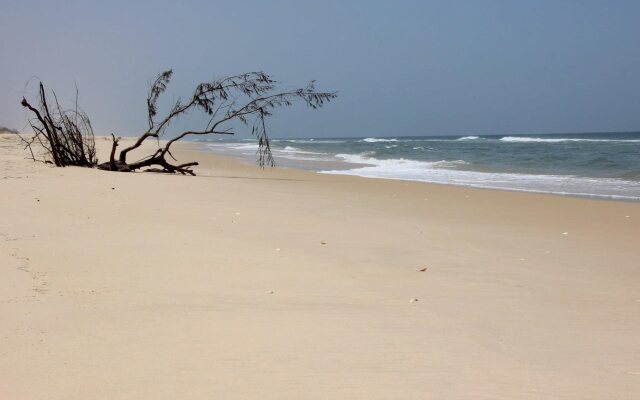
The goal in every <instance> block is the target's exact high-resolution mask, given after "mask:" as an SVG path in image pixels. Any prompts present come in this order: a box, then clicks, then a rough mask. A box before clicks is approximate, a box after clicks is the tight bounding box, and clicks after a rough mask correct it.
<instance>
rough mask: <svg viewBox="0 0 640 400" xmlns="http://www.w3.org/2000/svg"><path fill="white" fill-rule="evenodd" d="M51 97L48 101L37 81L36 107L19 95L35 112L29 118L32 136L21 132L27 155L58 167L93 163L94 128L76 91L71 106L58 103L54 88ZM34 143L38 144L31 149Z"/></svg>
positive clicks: (94, 156) (87, 165) (94, 152)
mask: <svg viewBox="0 0 640 400" xmlns="http://www.w3.org/2000/svg"><path fill="white" fill-rule="evenodd" d="M53 97H54V100H55V101H54V104H52V105H49V103H48V102H47V96H46V93H45V90H44V86H43V85H42V83H40V86H39V91H38V100H39V104H38V105H37V107H34V106H32V105H31V104H29V102H28V101H27V100H26V99H25V98H23V99H22V102H21V104H22V106H23V107H25V108H27V109H29V110H30V111H31V112H32V113H33V114H34V115H35V118H31V119H29V124H30V125H31V128H32V129H33V132H34V136H33V137H31V138H29V139H27V138H25V137H22V136H21V139H22V141H23V142H24V144H25V149H29V152H30V154H31V156H30V158H31V159H32V160H34V161H41V162H44V163H51V164H55V165H56V166H57V167H66V166H71V165H74V166H80V167H95V166H96V164H97V163H98V160H97V158H96V147H95V140H94V135H93V128H92V127H91V121H90V120H89V117H88V116H87V114H85V113H84V112H83V111H81V110H80V109H79V108H78V93H77V91H76V102H75V108H74V109H73V110H65V109H63V108H62V107H60V104H59V103H58V98H57V97H56V94H55V92H53ZM34 145H37V146H38V147H37V148H36V149H34ZM34 150H35V151H34Z"/></svg>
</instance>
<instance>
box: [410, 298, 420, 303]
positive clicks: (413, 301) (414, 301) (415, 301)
mask: <svg viewBox="0 0 640 400" xmlns="http://www.w3.org/2000/svg"><path fill="white" fill-rule="evenodd" d="M417 302H418V299H416V298H415V297H414V298H413V299H411V300H409V303H417Z"/></svg>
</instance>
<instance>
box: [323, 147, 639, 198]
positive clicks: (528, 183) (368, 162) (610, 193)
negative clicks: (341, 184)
mask: <svg viewBox="0 0 640 400" xmlns="http://www.w3.org/2000/svg"><path fill="white" fill-rule="evenodd" d="M337 157H338V158H340V159H342V160H344V161H346V162H348V163H354V164H360V165H363V166H360V167H356V168H353V169H348V170H329V171H320V173H325V174H343V175H357V176H363V177H368V178H385V179H399V180H411V181H419V182H430V183H441V184H450V185H459V186H469V187H480V188H489V189H505V190H515V191H525V192H537V193H555V194H564V195H576V196H589V197H601V198H612V199H624V200H640V182H634V181H623V180H619V179H606V178H582V177H576V176H568V175H531V174H515V173H489V172H478V171H468V170H461V169H458V167H460V166H463V165H466V164H467V163H466V162H465V161H463V160H455V161H436V162H426V161H415V160H405V159H392V160H379V159H376V158H372V157H367V156H363V155H355V154H339V155H337Z"/></svg>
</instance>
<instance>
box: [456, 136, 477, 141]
mask: <svg viewBox="0 0 640 400" xmlns="http://www.w3.org/2000/svg"><path fill="white" fill-rule="evenodd" d="M477 139H480V137H479V136H464V137H461V138H458V139H456V140H477Z"/></svg>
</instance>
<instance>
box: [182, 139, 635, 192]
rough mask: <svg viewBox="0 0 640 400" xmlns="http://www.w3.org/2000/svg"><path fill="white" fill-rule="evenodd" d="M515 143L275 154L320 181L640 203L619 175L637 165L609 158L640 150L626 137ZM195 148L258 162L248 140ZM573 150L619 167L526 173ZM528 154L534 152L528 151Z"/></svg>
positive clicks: (320, 148)
mask: <svg viewBox="0 0 640 400" xmlns="http://www.w3.org/2000/svg"><path fill="white" fill-rule="evenodd" d="M582 136H589V135H586V134H583V135H582ZM638 137H640V135H638ZM516 138H517V137H499V136H497V137H496V136H483V137H479V136H470V137H463V138H457V139H456V138H455V137H454V138H453V139H443V138H442V137H424V138H411V137H398V138H364V139H353V138H345V139H342V140H337V139H326V140H325V139H274V140H273V142H274V143H272V152H273V154H274V157H275V158H276V159H277V161H278V162H279V164H280V165H281V166H284V167H292V168H298V169H303V170H310V171H315V172H317V173H327V174H340V175H353V176H360V177H367V178H376V179H394V180H403V181H413V182H422V183H435V184H445V185H455V186H462V187H477V188H484V189H495V190H508V191H519V192H528V193H548V194H554V195H561V196H574V197H583V198H599V199H612V200H616V201H635V202H637V201H640V181H637V180H634V179H631V178H629V179H626V178H623V177H622V175H619V174H622V173H623V172H624V176H627V175H628V174H631V173H633V172H634V171H636V170H637V165H636V164H637V163H636V162H635V161H633V159H632V158H630V156H628V155H627V156H625V157H624V158H623V159H622V160H620V161H619V163H620V164H617V162H614V161H610V160H609V158H607V157H610V156H611V154H610V153H611V151H612V147H611V146H612V145H611V143H615V145H614V146H619V145H621V144H618V142H620V143H625V146H628V145H631V146H635V147H629V148H628V149H629V151H631V152H633V151H636V150H637V145H635V143H636V142H640V139H637V140H636V139H633V140H631V139H629V138H627V137H625V136H624V135H623V136H622V137H621V138H620V139H616V138H613V139H590V138H578V139H567V138H565V139H559V138H550V139H549V138H547V139H537V138H529V137H522V138H519V139H522V140H508V141H505V139H516ZM418 142H419V143H418ZM539 142H540V143H539ZM592 142H598V143H597V147H593V146H594V144H592ZM192 143H197V144H198V145H199V146H201V147H202V149H203V151H206V152H210V153H212V154H219V155H230V156H232V157H237V158H239V159H242V160H249V161H252V160H253V159H254V152H255V151H256V150H255V149H256V148H257V145H256V144H255V143H253V142H251V140H250V139H242V140H238V141H233V140H232V141H226V140H212V141H194V142H192ZM567 143H568V144H567ZM574 143H578V144H579V146H582V147H584V149H582V147H581V148H580V149H582V150H584V151H585V152H586V157H592V158H593V157H598V158H597V159H596V160H595V161H593V159H592V161H593V162H596V161H597V162H599V163H602V162H604V161H603V160H608V161H607V162H609V163H611V165H617V167H612V166H611V165H610V166H609V167H606V168H604V167H595V166H594V167H593V168H592V169H589V168H591V167H589V168H588V167H586V166H585V165H587V164H584V162H585V161H582V160H579V159H578V158H574V159H571V160H569V161H567V162H566V163H565V164H564V165H563V164H562V163H561V162H558V165H557V166H556V168H555V169H549V167H546V168H544V167H543V168H542V169H540V168H541V167H540V165H539V163H538V167H535V165H536V164H535V163H534V164H531V165H532V166H533V167H534V169H527V168H525V167H523V165H529V164H530V163H531V162H532V161H530V160H529V159H526V153H525V152H530V151H535V152H537V153H540V154H542V155H544V154H547V153H548V157H552V158H553V157H555V159H557V157H561V153H562V151H563V149H564V148H565V147H566V146H576V145H575V144H574ZM602 143H606V145H605V144H602ZM415 146H417V147H415ZM514 146H515V147H514ZM530 146H532V148H531V149H530V148H529V147H530ZM541 146H542V147H541ZM585 146H586V147H585ZM601 146H605V147H601ZM625 148H627V147H625ZM417 149H418V150H417ZM425 149H426V150H425ZM597 149H600V150H597ZM576 151H577V150H576ZM472 153H478V154H480V155H482V156H480V157H479V160H477V161H478V163H476V161H474V159H478V157H477V156H472V155H471V154H472ZM520 153H525V154H523V157H524V158H525V159H526V160H525V161H523V163H524V164H522V165H520V166H519V165H518V164H519V163H517V162H515V161H514V160H513V157H515V156H514V154H520ZM428 154H431V155H430V156H429V155H428ZM487 154H491V155H490V156H488V155H487ZM629 154H631V153H629ZM486 157H489V158H490V159H491V160H493V161H492V162H494V163H497V164H496V165H502V168H488V169H487V168H481V165H484V164H483V163H487V162H489V161H487V160H486ZM491 157H493V158H491ZM541 157H542V156H541ZM588 159H589V158H588ZM437 160H439V161H437ZM501 160H502V161H501ZM509 160H511V161H509ZM527 160H529V161H527ZM622 166H626V167H624V168H627V169H626V170H625V169H624V168H623V167H622ZM505 168H506V169H505ZM536 168H538V169H536ZM576 168H578V169H577V170H576ZM580 168H581V169H580ZM610 168H618V171H617V172H615V173H614V170H611V169H610ZM579 171H581V172H579ZM625 171H626V172H625ZM629 176H630V175H629Z"/></svg>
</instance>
